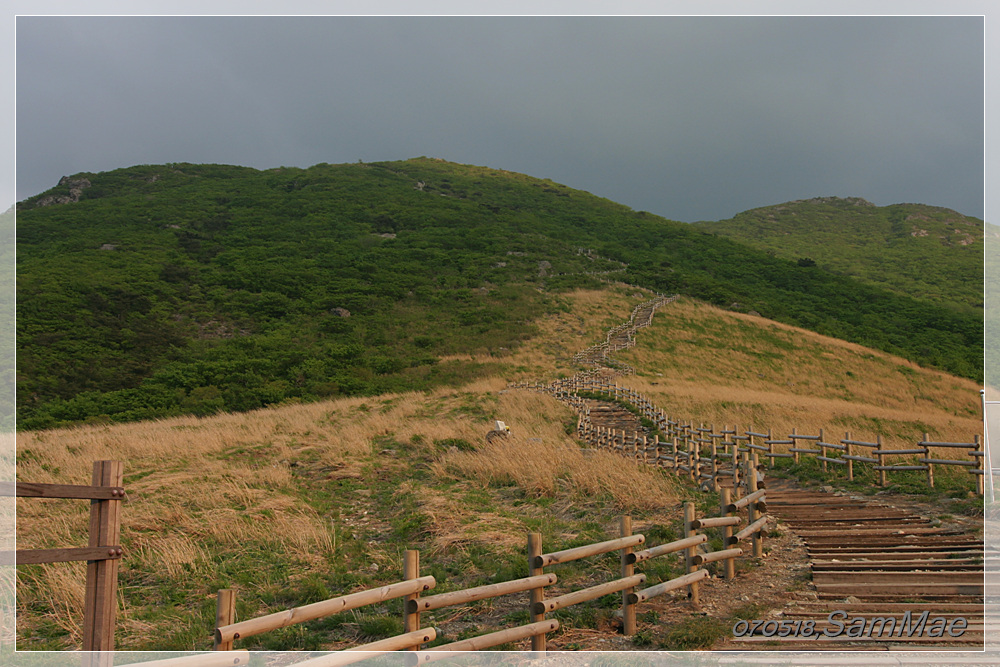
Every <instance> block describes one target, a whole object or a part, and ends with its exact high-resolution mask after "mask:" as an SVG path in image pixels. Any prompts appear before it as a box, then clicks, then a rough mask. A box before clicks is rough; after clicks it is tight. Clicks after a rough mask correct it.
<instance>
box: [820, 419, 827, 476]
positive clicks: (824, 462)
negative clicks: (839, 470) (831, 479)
mask: <svg viewBox="0 0 1000 667" xmlns="http://www.w3.org/2000/svg"><path fill="white" fill-rule="evenodd" d="M825 444H826V440H824V439H823V429H820V430H819V455H820V456H821V457H823V472H824V473H826V447H824V446H823V445H825Z"/></svg>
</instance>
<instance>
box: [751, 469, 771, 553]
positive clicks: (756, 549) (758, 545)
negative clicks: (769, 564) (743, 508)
mask: <svg viewBox="0 0 1000 667" xmlns="http://www.w3.org/2000/svg"><path fill="white" fill-rule="evenodd" d="M747 472H748V474H747V479H748V481H749V483H750V489H749V491H750V493H751V494H753V493H757V491H758V488H757V466H756V463H755V462H754V461H751V462H750V469H749V470H748V471H747ZM766 507H767V505H765V508H766ZM749 512H750V516H749V517H747V518H748V519H749V521H748V523H747V525H750V524H752V523H753V522H754V521H756V520H757V519H759V518H760V512H758V511H757V501H756V500H755V501H753V502H752V503H750V507H749ZM751 543H752V544H753V557H754V558H762V557H763V556H764V540H763V539H762V538H761V531H759V530H758V531H757V532H756V533H754V534H753V535H752V536H751Z"/></svg>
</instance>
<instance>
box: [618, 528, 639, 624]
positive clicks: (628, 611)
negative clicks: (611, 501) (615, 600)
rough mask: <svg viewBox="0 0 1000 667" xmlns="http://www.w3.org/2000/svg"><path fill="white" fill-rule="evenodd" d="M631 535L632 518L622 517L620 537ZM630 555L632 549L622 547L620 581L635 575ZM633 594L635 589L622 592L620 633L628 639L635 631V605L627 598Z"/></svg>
mask: <svg viewBox="0 0 1000 667" xmlns="http://www.w3.org/2000/svg"><path fill="white" fill-rule="evenodd" d="M631 534H632V517H631V516H629V515H627V514H626V515H623V516H622V518H621V536H622V537H629V536H630V535H631ZM631 553H632V547H624V548H623V549H622V550H621V556H622V579H625V578H626V577H631V576H632V575H633V574H635V566H634V565H633V564H631V563H630V562H629V561H628V556H629V554H631ZM634 592H635V587H632V588H626V589H624V590H623V591H622V633H623V634H624V635H625V636H626V637H629V636H631V635H634V634H635V631H636V621H635V607H636V606H635V604H632V603H630V602H629V596H630V595H631V594H632V593H634Z"/></svg>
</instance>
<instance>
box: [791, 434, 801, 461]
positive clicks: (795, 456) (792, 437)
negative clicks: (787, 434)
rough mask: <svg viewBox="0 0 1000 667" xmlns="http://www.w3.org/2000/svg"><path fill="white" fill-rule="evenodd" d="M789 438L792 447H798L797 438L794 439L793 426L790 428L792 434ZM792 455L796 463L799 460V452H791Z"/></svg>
mask: <svg viewBox="0 0 1000 667" xmlns="http://www.w3.org/2000/svg"><path fill="white" fill-rule="evenodd" d="M790 440H791V441H792V449H798V448H799V445H798V440H796V439H795V429H794V428H792V436H791V438H790ZM792 456H793V457H794V461H795V462H796V463H798V462H799V453H798V452H792Z"/></svg>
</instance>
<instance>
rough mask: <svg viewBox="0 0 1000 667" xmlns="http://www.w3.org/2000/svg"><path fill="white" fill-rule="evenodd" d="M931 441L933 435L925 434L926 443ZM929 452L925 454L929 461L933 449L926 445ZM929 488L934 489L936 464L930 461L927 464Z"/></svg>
mask: <svg viewBox="0 0 1000 667" xmlns="http://www.w3.org/2000/svg"><path fill="white" fill-rule="evenodd" d="M930 441H931V434H930V433H924V442H930ZM924 448H925V449H926V450H927V452H926V453H925V454H924V458H926V459H929V458H930V457H931V448H930V446H928V445H924ZM927 486H929V487H930V488H932V489H933V488H934V464H933V463H931V462H930V461H928V462H927Z"/></svg>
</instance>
